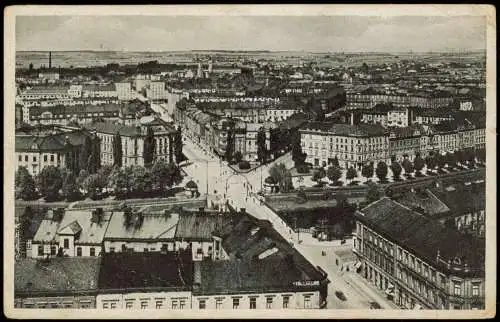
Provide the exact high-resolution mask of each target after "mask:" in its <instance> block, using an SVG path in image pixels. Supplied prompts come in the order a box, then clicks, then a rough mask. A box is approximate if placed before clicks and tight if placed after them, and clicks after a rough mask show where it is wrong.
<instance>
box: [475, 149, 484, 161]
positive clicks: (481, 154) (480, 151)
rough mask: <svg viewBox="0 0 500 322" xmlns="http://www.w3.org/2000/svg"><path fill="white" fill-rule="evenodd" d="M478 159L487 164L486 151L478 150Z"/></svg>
mask: <svg viewBox="0 0 500 322" xmlns="http://www.w3.org/2000/svg"><path fill="white" fill-rule="evenodd" d="M476 156H477V159H478V160H479V161H481V162H486V149H484V148H481V149H477V150H476Z"/></svg>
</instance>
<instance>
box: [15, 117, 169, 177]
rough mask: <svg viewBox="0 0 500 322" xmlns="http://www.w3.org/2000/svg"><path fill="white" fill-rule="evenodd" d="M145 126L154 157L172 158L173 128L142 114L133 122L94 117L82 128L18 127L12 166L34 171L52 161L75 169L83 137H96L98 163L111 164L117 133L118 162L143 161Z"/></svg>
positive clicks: (36, 172) (133, 163)
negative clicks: (151, 134) (118, 144)
mask: <svg viewBox="0 0 500 322" xmlns="http://www.w3.org/2000/svg"><path fill="white" fill-rule="evenodd" d="M148 128H151V129H152V130H153V144H154V153H153V155H154V159H161V158H163V159H164V160H168V162H175V158H174V155H175V148H174V144H173V140H174V136H175V134H176V133H177V130H176V129H175V128H174V127H173V125H172V124H170V123H166V122H165V121H162V120H161V119H159V118H155V117H143V118H141V120H140V121H139V122H138V123H136V124H135V125H132V124H130V125H127V124H121V123H112V122H102V121H96V122H92V123H87V124H85V125H84V127H83V128H80V127H73V126H60V125H36V126H33V127H29V128H22V129H18V130H16V137H15V160H16V169H17V168H19V167H21V166H23V167H26V168H27V169H28V171H29V172H30V173H31V174H32V175H36V174H38V173H39V172H40V171H41V170H42V169H43V168H44V167H45V166H48V165H53V166H57V167H60V168H70V169H71V170H73V171H75V173H78V171H79V169H78V162H77V161H78V160H79V155H80V153H82V147H83V145H84V143H85V140H86V138H87V137H88V138H92V139H94V138H96V137H97V138H98V139H99V147H100V149H99V151H100V152H99V153H100V160H101V161H100V162H101V165H106V164H109V165H114V164H115V163H116V162H115V160H114V155H115V154H114V148H115V145H114V143H113V142H114V139H115V137H116V136H117V135H119V137H120V140H121V149H122V153H121V155H122V162H121V164H122V165H123V166H128V165H144V156H143V150H144V141H145V139H146V137H147V132H148ZM70 160H73V161H70ZM70 165H71V166H70Z"/></svg>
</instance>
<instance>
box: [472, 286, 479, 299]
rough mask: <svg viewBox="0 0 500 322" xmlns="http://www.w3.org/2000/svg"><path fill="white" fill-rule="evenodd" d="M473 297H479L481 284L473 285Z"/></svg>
mask: <svg viewBox="0 0 500 322" xmlns="http://www.w3.org/2000/svg"><path fill="white" fill-rule="evenodd" d="M472 296H479V283H472Z"/></svg>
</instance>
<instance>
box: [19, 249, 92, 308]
mask: <svg viewBox="0 0 500 322" xmlns="http://www.w3.org/2000/svg"><path fill="white" fill-rule="evenodd" d="M100 262H101V259H100V258H98V257H87V258H84V257H55V258H50V259H44V260H41V259H40V260H36V259H33V258H23V259H20V260H18V261H16V262H15V267H14V272H15V273H14V308H20V309H21V308H22V309H90V308H95V307H96V306H95V299H96V293H97V286H98V285H97V282H98V276H99V268H100Z"/></svg>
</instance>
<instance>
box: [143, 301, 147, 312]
mask: <svg viewBox="0 0 500 322" xmlns="http://www.w3.org/2000/svg"><path fill="white" fill-rule="evenodd" d="M147 308H148V302H147V301H141V309H142V310H145V309H147Z"/></svg>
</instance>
